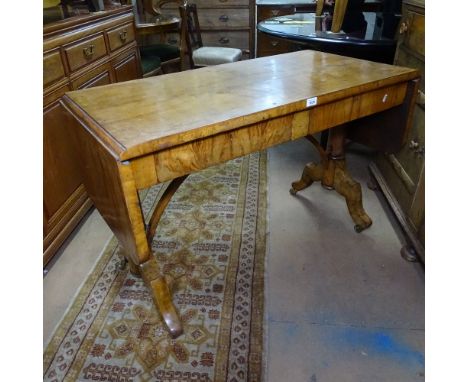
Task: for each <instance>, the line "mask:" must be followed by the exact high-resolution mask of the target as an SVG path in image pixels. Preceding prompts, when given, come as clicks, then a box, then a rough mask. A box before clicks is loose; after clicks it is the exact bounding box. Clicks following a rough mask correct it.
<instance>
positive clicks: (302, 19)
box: [257, 12, 396, 46]
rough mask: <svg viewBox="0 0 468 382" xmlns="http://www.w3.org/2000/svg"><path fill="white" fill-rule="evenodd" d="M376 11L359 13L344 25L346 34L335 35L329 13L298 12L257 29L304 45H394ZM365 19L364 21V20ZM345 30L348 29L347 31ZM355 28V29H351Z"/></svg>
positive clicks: (263, 23)
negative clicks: (353, 26) (355, 20)
mask: <svg viewBox="0 0 468 382" xmlns="http://www.w3.org/2000/svg"><path fill="white" fill-rule="evenodd" d="M376 15H378V14H377V13H375V12H359V13H358V14H357V15H356V17H357V18H358V19H359V20H358V22H357V23H354V24H353V22H352V21H353V20H348V22H346V20H345V21H344V22H343V29H344V30H346V32H344V31H341V32H340V33H332V32H331V31H330V29H331V21H332V17H331V16H330V15H328V14H323V15H322V16H318V17H317V16H316V15H315V13H295V14H292V15H286V16H278V17H273V18H271V19H267V20H264V21H261V22H259V23H258V25H257V29H258V30H259V31H261V32H263V33H266V34H269V35H272V36H275V37H279V38H285V39H288V40H294V41H298V42H303V43H314V42H315V43H320V42H322V43H326V44H332V45H343V46H345V45H349V46H358V45H366V46H385V45H387V46H395V44H396V42H395V40H394V39H390V38H387V37H384V36H382V30H383V28H382V27H379V26H377V24H378V23H377V22H376ZM364 20H365V21H364ZM345 23H346V24H347V25H360V26H361V27H360V28H359V30H352V31H350V28H349V27H345ZM345 28H346V29H345ZM351 29H352V28H351Z"/></svg>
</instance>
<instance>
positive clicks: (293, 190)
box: [289, 188, 297, 195]
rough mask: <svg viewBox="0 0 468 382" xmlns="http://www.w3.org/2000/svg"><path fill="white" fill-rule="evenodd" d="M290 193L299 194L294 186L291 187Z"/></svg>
mask: <svg viewBox="0 0 468 382" xmlns="http://www.w3.org/2000/svg"><path fill="white" fill-rule="evenodd" d="M289 193H290V194H291V195H296V194H297V191H296V190H295V189H294V188H290V189H289Z"/></svg>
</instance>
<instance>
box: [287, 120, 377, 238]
mask: <svg viewBox="0 0 468 382" xmlns="http://www.w3.org/2000/svg"><path fill="white" fill-rule="evenodd" d="M345 137H346V134H345V128H344V126H337V127H335V128H333V129H331V130H330V134H329V140H328V150H327V151H325V150H324V149H323V148H322V147H321V145H320V143H319V142H318V141H317V140H316V139H315V138H314V137H312V136H310V135H308V136H306V138H307V139H308V140H309V141H310V142H311V143H312V144H313V145H314V146H315V148H316V149H317V150H318V152H319V154H320V158H321V163H320V164H315V163H308V164H307V165H306V166H305V168H304V171H303V172H302V177H301V179H299V180H298V181H296V182H293V183H292V185H291V189H290V191H289V192H290V193H291V194H292V195H295V194H296V193H297V192H298V191H300V190H303V189H304V188H306V187H308V186H310V185H311V184H312V183H313V182H314V181H319V180H320V181H321V183H322V186H323V187H325V188H326V189H329V190H333V189H335V190H336V191H337V192H338V193H339V194H340V195H343V196H344V198H345V200H346V205H347V206H348V211H349V214H350V215H351V218H352V219H353V221H354V223H355V226H354V229H355V230H356V232H361V231H363V230H364V229H366V228H368V227H370V226H371V224H372V220H371V218H370V217H369V215H367V213H366V212H365V211H364V207H363V205H362V191H361V185H360V184H359V183H358V182H356V181H355V180H354V179H352V178H351V176H350V175H349V174H348V173H347V171H346V165H345V159H344V142H345Z"/></svg>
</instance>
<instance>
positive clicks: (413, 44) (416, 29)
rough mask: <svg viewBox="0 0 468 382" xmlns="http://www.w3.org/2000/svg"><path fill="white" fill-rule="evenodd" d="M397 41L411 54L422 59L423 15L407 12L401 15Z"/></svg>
mask: <svg viewBox="0 0 468 382" xmlns="http://www.w3.org/2000/svg"><path fill="white" fill-rule="evenodd" d="M399 34H400V37H399V39H401V40H402V43H403V44H404V45H406V47H407V48H408V49H410V50H412V51H413V52H415V53H417V54H420V55H421V56H423V57H424V54H425V48H424V45H425V44H424V15H422V14H420V13H416V12H411V11H408V12H406V13H405V14H404V15H403V18H402V21H401V23H400V28H399Z"/></svg>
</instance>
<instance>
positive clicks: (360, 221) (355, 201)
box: [333, 159, 372, 232]
mask: <svg viewBox="0 0 468 382" xmlns="http://www.w3.org/2000/svg"><path fill="white" fill-rule="evenodd" d="M333 186H334V188H335V190H336V191H337V192H338V193H339V194H340V195H343V196H344V198H345V199H346V205H347V206H348V211H349V214H350V215H351V218H352V219H353V221H354V223H355V226H354V229H355V231H356V232H362V231H363V230H365V229H366V228H369V227H370V226H371V224H372V220H371V218H370V217H369V215H367V213H366V211H364V207H363V206H362V191H361V185H360V184H359V183H358V182H356V181H355V180H354V179H352V178H351V177H350V176H349V174H348V173H347V172H346V169H345V161H344V159H342V160H340V161H337V163H336V165H335V179H334V182H333Z"/></svg>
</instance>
